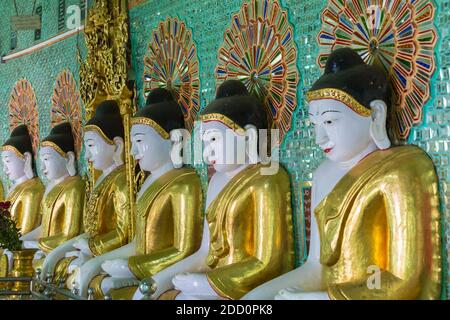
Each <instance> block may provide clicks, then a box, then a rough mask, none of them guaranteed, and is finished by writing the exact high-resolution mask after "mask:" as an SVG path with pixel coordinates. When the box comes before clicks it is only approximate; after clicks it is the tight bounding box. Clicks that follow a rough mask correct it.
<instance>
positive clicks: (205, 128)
mask: <svg viewBox="0 0 450 320" xmlns="http://www.w3.org/2000/svg"><path fill="white" fill-rule="evenodd" d="M241 138H242V137H241V136H239V135H238V134H237V133H236V132H234V131H233V130H231V129H230V128H228V127H227V126H226V125H224V124H223V123H221V122H219V121H208V122H206V123H202V140H203V158H204V160H205V161H206V163H207V164H208V165H213V167H214V169H215V170H216V171H217V172H230V171H233V170H235V169H237V168H238V167H239V166H240V165H242V164H244V163H245V161H244V162H242V161H239V159H238V157H237V156H236V155H237V154H238V152H239V153H240V154H242V153H244V154H245V144H244V145H243V146H242V145H238V144H237V143H236V141H237V140H238V139H241ZM227 141H228V144H229V145H227ZM230 153H231V154H230ZM244 157H245V155H244ZM240 159H242V157H241V158H240ZM241 162H242V163H241Z"/></svg>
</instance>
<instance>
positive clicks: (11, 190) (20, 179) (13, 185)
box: [8, 175, 29, 195]
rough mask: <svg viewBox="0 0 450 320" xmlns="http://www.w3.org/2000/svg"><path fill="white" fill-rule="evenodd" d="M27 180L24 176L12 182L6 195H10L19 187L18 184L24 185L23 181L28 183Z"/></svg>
mask: <svg viewBox="0 0 450 320" xmlns="http://www.w3.org/2000/svg"><path fill="white" fill-rule="evenodd" d="M28 180H29V179H28V177H27V176H26V175H23V176H21V177H20V178H19V179H16V180H14V182H13V184H12V186H11V189H9V192H8V195H9V194H11V193H12V192H13V191H14V189H15V188H16V187H17V186H18V185H20V184H22V183H24V182H25V181H28Z"/></svg>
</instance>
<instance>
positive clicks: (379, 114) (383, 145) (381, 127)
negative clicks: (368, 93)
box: [370, 100, 391, 150]
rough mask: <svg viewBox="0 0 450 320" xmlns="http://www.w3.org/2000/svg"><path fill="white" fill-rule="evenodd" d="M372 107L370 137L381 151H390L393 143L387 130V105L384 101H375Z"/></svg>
mask: <svg viewBox="0 0 450 320" xmlns="http://www.w3.org/2000/svg"><path fill="white" fill-rule="evenodd" d="M370 107H371V109H372V123H371V124H370V135H371V137H372V139H373V141H374V142H375V144H376V145H377V147H378V148H379V149H381V150H384V149H388V148H389V147H390V146H391V141H390V140H389V136H388V134H387V130H386V117H387V106H386V103H385V102H384V101H382V100H374V101H372V102H371V103H370Z"/></svg>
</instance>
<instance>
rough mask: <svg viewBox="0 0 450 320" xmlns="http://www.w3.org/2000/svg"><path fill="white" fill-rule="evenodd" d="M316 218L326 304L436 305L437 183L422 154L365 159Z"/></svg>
mask: <svg viewBox="0 0 450 320" xmlns="http://www.w3.org/2000/svg"><path fill="white" fill-rule="evenodd" d="M315 215H316V217H317V223H318V227H319V234H320V244H321V249H320V260H321V263H322V264H323V265H324V266H325V267H324V275H325V281H326V286H327V290H328V294H329V296H330V298H331V299H437V298H439V297H440V293H441V272H442V270H441V236H440V232H441V229H440V214H439V196H438V183H437V177H436V173H435V169H434V166H433V163H432V161H431V159H430V158H429V157H428V156H427V155H426V154H425V153H424V152H423V151H422V150H421V149H419V148H417V147H414V146H403V147H396V148H391V149H388V150H385V151H375V152H373V153H372V154H370V155H368V156H367V157H366V158H364V159H363V160H361V161H360V163H358V164H357V165H356V166H355V167H354V168H352V169H351V170H350V172H348V173H347V174H346V175H345V176H344V177H343V178H342V179H341V180H340V181H339V182H338V183H337V185H336V186H335V188H334V189H333V191H332V192H330V193H329V194H328V196H327V197H325V198H324V199H323V200H322V202H321V203H320V204H319V205H318V206H317V207H316V209H315ZM376 268H378V270H379V271H380V272H379V275H380V281H379V282H378V285H379V286H378V287H377V282H376V281H374V277H375V276H376V275H375V274H374V270H377V269H376Z"/></svg>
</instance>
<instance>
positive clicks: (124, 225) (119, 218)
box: [42, 100, 133, 289]
mask: <svg viewBox="0 0 450 320" xmlns="http://www.w3.org/2000/svg"><path fill="white" fill-rule="evenodd" d="M83 139H84V146H85V158H86V160H87V161H88V162H89V163H91V164H92V167H93V168H94V169H95V170H98V171H100V172H101V175H100V176H99V177H98V178H97V179H96V181H95V184H94V186H93V189H92V191H91V192H90V193H89V194H88V195H87V203H86V207H85V210H84V213H83V232H82V233H81V234H80V235H79V236H76V237H74V238H72V239H70V240H67V241H65V242H63V243H62V244H60V245H59V246H57V247H56V248H55V249H54V250H52V251H51V252H50V253H49V254H48V255H47V256H46V258H45V260H44V263H43V266H42V277H46V275H47V274H54V278H53V279H54V281H56V282H59V281H60V280H61V279H66V278H67V283H68V287H69V289H72V283H73V282H75V283H76V282H77V280H79V279H78V278H79V277H80V273H79V270H80V267H81V266H82V265H83V264H84V263H86V262H87V261H89V260H90V259H92V258H93V257H96V256H100V255H102V254H104V253H106V252H108V251H111V250H114V249H117V248H119V247H121V246H123V245H125V244H127V243H128V242H129V241H130V240H131V239H132V235H133V221H132V219H133V217H132V215H131V214H130V199H129V192H128V186H127V179H126V172H125V166H124V165H123V151H124V127H123V123H122V117H121V115H120V110H119V107H118V105H117V103H116V102H115V101H112V100H106V101H103V102H102V103H100V104H99V105H98V106H97V108H96V109H95V114H94V116H93V117H92V118H91V119H90V120H89V121H88V122H87V123H86V125H85V126H84V137H83ZM69 275H70V277H68V276H69Z"/></svg>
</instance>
